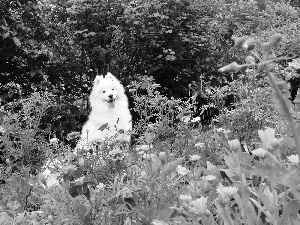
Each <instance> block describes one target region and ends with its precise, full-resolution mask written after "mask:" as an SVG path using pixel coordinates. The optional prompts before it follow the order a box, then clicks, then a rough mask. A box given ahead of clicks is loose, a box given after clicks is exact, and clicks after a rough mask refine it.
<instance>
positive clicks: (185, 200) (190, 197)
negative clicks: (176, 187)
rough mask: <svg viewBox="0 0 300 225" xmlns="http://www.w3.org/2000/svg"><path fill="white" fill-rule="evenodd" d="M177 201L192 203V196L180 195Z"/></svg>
mask: <svg viewBox="0 0 300 225" xmlns="http://www.w3.org/2000/svg"><path fill="white" fill-rule="evenodd" d="M179 199H180V200H181V201H184V202H190V201H192V196H191V195H190V194H188V195H180V196H179Z"/></svg>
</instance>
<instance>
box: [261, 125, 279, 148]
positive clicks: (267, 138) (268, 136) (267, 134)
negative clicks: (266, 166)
mask: <svg viewBox="0 0 300 225" xmlns="http://www.w3.org/2000/svg"><path fill="white" fill-rule="evenodd" d="M258 136H259V137H260V140H261V141H262V143H263V147H264V148H265V149H268V148H270V147H271V143H272V141H273V139H274V138H275V129H273V128H270V127H267V129H265V130H264V131H263V130H259V131H258Z"/></svg>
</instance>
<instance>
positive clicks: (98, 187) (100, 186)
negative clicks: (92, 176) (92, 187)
mask: <svg viewBox="0 0 300 225" xmlns="http://www.w3.org/2000/svg"><path fill="white" fill-rule="evenodd" d="M104 188H105V185H104V184H103V183H99V184H98V185H97V186H96V190H97V191H100V190H103V189H104Z"/></svg>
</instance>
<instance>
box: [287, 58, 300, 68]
mask: <svg viewBox="0 0 300 225" xmlns="http://www.w3.org/2000/svg"><path fill="white" fill-rule="evenodd" d="M289 66H290V67H294V68H295V69H300V58H297V59H293V61H292V62H290V63H289Z"/></svg>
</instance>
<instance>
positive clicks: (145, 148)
mask: <svg viewBox="0 0 300 225" xmlns="http://www.w3.org/2000/svg"><path fill="white" fill-rule="evenodd" d="M152 147H153V146H152V144H151V145H139V146H137V147H136V150H139V151H147V150H149V149H151V148H152Z"/></svg>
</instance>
